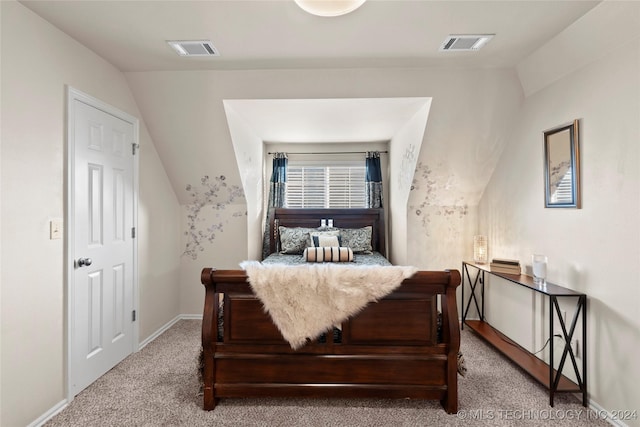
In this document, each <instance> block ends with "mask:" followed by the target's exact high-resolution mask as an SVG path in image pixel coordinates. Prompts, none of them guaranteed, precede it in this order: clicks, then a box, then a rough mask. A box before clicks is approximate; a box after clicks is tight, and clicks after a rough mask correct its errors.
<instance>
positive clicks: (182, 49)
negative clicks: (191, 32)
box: [167, 40, 220, 56]
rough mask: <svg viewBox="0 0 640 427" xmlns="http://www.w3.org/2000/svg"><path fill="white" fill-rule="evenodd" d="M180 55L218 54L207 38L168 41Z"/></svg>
mask: <svg viewBox="0 0 640 427" xmlns="http://www.w3.org/2000/svg"><path fill="white" fill-rule="evenodd" d="M167 43H169V46H171V47H172V48H173V49H174V50H175V51H176V52H178V55H180V56H220V53H218V51H217V50H216V48H215V47H214V46H213V44H211V42H210V41H209V40H181V41H168V42H167Z"/></svg>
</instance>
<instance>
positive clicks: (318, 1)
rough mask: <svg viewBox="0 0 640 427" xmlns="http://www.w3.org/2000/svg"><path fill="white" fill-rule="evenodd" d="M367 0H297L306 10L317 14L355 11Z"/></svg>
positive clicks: (337, 13) (327, 14) (332, 14)
mask: <svg viewBox="0 0 640 427" xmlns="http://www.w3.org/2000/svg"><path fill="white" fill-rule="evenodd" d="M365 1H366V0H295V2H296V4H297V5H298V6H300V7H301V8H302V10H304V11H305V12H308V13H310V14H312V15H317V16H340V15H345V14H347V13H349V12H353V11H354V10H356V9H357V8H359V7H360V6H362V4H363V3H364V2H365Z"/></svg>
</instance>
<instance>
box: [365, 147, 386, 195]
mask: <svg viewBox="0 0 640 427" xmlns="http://www.w3.org/2000/svg"><path fill="white" fill-rule="evenodd" d="M365 206H366V207H368V208H381V207H382V169H381V168H380V152H379V151H367V158H366V160H365Z"/></svg>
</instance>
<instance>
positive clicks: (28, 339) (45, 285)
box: [0, 1, 180, 427]
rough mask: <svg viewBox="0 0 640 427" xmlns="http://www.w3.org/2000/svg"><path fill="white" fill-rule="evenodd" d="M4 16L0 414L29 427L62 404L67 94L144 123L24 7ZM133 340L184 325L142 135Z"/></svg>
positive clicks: (160, 180) (171, 250)
mask: <svg viewBox="0 0 640 427" xmlns="http://www.w3.org/2000/svg"><path fill="white" fill-rule="evenodd" d="M0 7H1V8H2V9H1V10H2V21H1V23H2V26H1V27H2V28H1V31H2V77H1V78H2V80H1V84H2V94H1V104H2V105H1V114H2V129H1V138H2V159H1V173H2V175H1V193H0V194H1V196H2V199H1V206H2V211H1V217H0V218H1V220H2V224H1V233H2V246H3V251H2V258H1V265H2V271H1V274H2V277H1V285H2V289H1V292H2V311H1V316H2V322H1V323H2V326H1V328H2V334H1V335H2V354H1V359H2V360H1V366H0V367H1V371H2V384H1V392H2V414H1V419H0V424H1V425H3V426H10V427H12V426H23V425H27V424H29V423H31V422H32V421H34V420H35V419H37V418H38V417H39V416H41V415H42V414H43V413H45V412H46V411H48V410H49V409H50V408H52V407H54V406H55V405H57V404H58V403H59V402H61V401H62V400H63V399H64V398H65V390H64V381H65V373H64V366H65V344H64V343H65V327H66V326H65V324H64V319H65V311H64V307H65V305H64V301H65V283H64V277H63V271H64V263H63V260H64V258H63V257H64V241H63V240H49V220H50V219H52V218H63V217H64V206H65V199H64V188H65V185H64V182H65V179H64V176H65V157H66V151H65V146H66V141H65V120H66V117H65V109H66V101H65V94H66V85H70V86H73V87H75V88H77V89H79V90H81V91H83V92H86V93H88V94H90V95H92V96H95V97H97V98H99V99H101V100H103V101H104V102H107V103H109V104H111V105H113V106H115V107H117V108H120V109H122V110H124V111H126V112H127V113H129V114H132V115H134V116H137V117H139V118H141V117H140V113H139V111H138V109H137V106H136V103H135V102H134V100H133V97H132V95H131V92H130V90H129V88H128V86H127V82H126V80H125V79H124V76H123V75H122V73H121V72H119V71H118V70H117V69H115V68H114V67H113V66H111V65H110V64H108V63H107V62H105V61H104V60H103V59H101V58H100V57H98V56H96V55H95V54H94V53H93V52H91V51H90V50H88V49H86V48H85V47H83V46H82V45H80V44H79V43H77V42H76V41H74V40H72V39H71V38H69V37H68V36H67V35H65V34H64V33H62V32H61V31H59V30H57V29H55V28H54V27H52V26H51V25H50V24H48V23H47V22H45V21H43V20H42V19H41V18H40V17H38V16H36V15H35V14H33V13H32V12H31V11H29V10H28V9H26V8H25V7H24V6H22V5H20V4H19V3H16V2H12V1H3V2H1V6H0ZM140 142H141V160H140V205H139V208H140V217H139V228H140V233H139V241H138V245H139V250H140V256H139V260H140V269H139V277H140V297H141V301H140V308H141V311H140V339H141V340H142V339H144V338H146V337H147V336H148V335H149V334H150V333H151V332H152V331H155V330H156V329H157V328H158V327H159V326H161V325H163V324H165V323H166V322H168V321H169V320H171V319H172V318H174V317H175V316H176V315H178V314H179V304H178V288H177V279H178V269H179V253H180V252H179V251H180V236H179V234H178V233H179V223H180V217H179V206H178V203H177V200H176V198H175V195H174V193H173V190H172V189H171V187H170V185H169V182H168V179H167V176H166V174H165V173H164V170H163V167H162V164H161V163H160V161H159V158H158V156H157V154H156V153H155V149H154V146H153V142H152V140H151V138H150V136H149V134H148V132H147V129H146V127H145V126H144V123H143V122H141V127H140Z"/></svg>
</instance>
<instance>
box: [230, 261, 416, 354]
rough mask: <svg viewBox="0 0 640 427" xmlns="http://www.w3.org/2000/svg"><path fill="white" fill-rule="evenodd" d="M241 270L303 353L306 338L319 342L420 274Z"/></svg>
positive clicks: (340, 268)
mask: <svg viewBox="0 0 640 427" xmlns="http://www.w3.org/2000/svg"><path fill="white" fill-rule="evenodd" d="M240 267H241V268H242V269H243V270H245V271H246V273H247V277H248V279H249V284H250V285H251V288H252V289H253V292H254V293H255V294H256V296H257V297H258V298H259V299H260V301H262V304H263V305H264V308H265V311H266V312H268V313H269V315H270V316H271V319H272V320H273V323H274V324H275V325H276V326H277V327H278V329H279V330H280V333H282V336H283V337H284V339H285V340H287V342H289V344H290V345H291V348H293V349H294V350H295V349H298V348H300V347H302V346H303V345H304V344H305V343H306V341H307V338H311V339H313V338H316V337H317V336H319V335H320V334H321V333H323V332H325V331H328V330H329V329H331V328H332V327H333V325H336V324H339V323H341V322H342V321H344V320H346V319H347V318H348V317H350V316H352V315H354V314H356V313H358V312H359V311H360V310H362V309H363V308H364V307H365V306H366V305H367V304H368V303H370V302H372V301H377V300H378V299H380V298H383V297H385V296H386V295H388V294H389V293H391V292H392V291H393V290H394V289H396V288H397V287H398V286H400V284H402V281H403V280H404V279H406V278H408V277H411V276H413V275H414V274H415V273H416V271H418V269H417V268H415V267H405V266H370V265H360V266H353V265H341V264H332V263H326V264H310V265H296V266H288V265H277V264H270V265H265V264H262V263H260V262H258V261H245V262H242V263H241V264H240Z"/></svg>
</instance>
